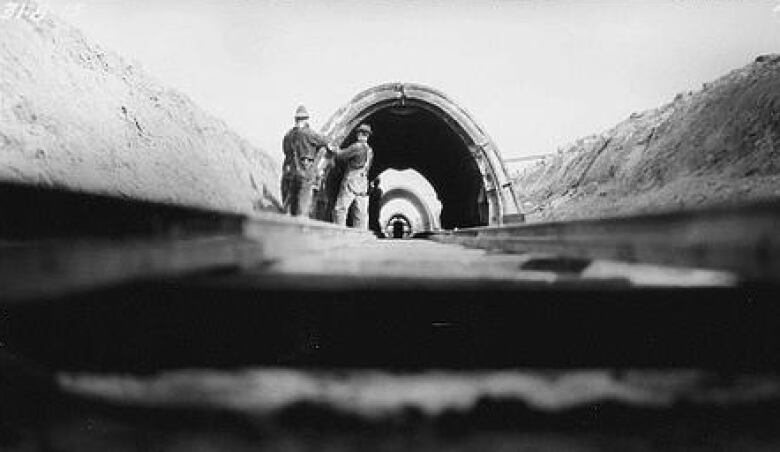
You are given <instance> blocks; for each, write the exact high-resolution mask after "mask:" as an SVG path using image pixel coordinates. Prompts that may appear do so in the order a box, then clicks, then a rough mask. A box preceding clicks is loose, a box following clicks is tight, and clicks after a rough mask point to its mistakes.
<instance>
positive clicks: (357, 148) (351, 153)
mask: <svg viewBox="0 0 780 452" xmlns="http://www.w3.org/2000/svg"><path fill="white" fill-rule="evenodd" d="M370 152H371V146H369V145H368V144H366V143H361V142H360V141H357V142H355V143H352V144H351V145H350V146H349V147H348V148H346V149H343V150H341V151H339V152H338V153H337V154H336V157H337V158H338V159H339V160H342V161H344V162H345V163H346V169H347V171H349V170H351V169H360V168H363V167H364V166H366V160H368V155H369V153H370ZM366 171H368V168H366Z"/></svg>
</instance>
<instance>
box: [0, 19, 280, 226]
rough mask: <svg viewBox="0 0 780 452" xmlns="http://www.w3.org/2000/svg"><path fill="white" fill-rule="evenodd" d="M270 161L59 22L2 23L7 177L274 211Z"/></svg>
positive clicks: (0, 144)
mask: <svg viewBox="0 0 780 452" xmlns="http://www.w3.org/2000/svg"><path fill="white" fill-rule="evenodd" d="M275 166H276V165H275V163H274V161H273V160H272V159H271V158H270V157H269V156H268V155H266V154H265V153H264V152H263V151H261V150H259V149H257V148H255V147H254V146H252V145H250V144H249V143H248V142H247V141H246V140H244V139H242V138H241V137H239V136H238V135H236V134H235V133H233V132H231V131H230V130H229V129H228V128H227V127H226V125H225V124H224V123H223V122H221V121H219V120H217V119H215V118H213V117H212V116H210V115H208V114H206V113H205V112H203V111H202V110H201V109H199V108H198V107H197V106H195V105H194V104H193V103H192V102H191V101H190V100H189V99H188V98H187V97H186V96H184V95H182V94H180V93H178V92H176V91H174V90H171V89H169V88H166V87H165V86H162V85H160V84H159V83H157V82H156V81H155V80H153V79H152V78H150V77H149V76H147V75H145V74H144V73H143V72H142V71H141V70H139V68H138V67H136V66H134V65H132V64H130V63H128V62H127V61H125V60H124V59H122V58H121V57H119V56H118V55H116V54H113V53H111V52H108V51H106V50H103V49H102V48H101V47H99V46H97V45H96V44H94V43H92V42H89V41H88V40H87V39H86V38H85V37H84V35H83V34H82V33H81V32H80V31H78V30H76V29H75V28H73V27H71V26H69V25H67V24H65V23H63V22H62V21H60V20H59V19H57V18H56V17H53V16H47V17H46V18H44V19H43V20H41V21H40V22H38V23H37V24H36V23H34V22H32V21H30V20H27V19H23V18H20V19H8V20H3V21H2V23H0V179H2V180H12V181H22V182H25V183H32V184H39V185H48V186H65V187H69V188H73V189H78V190H84V191H93V192H101V193H109V194H113V195H120V196H127V197H133V198H142V199H149V200H156V201H164V202H171V203H176V204H185V205H195V206H200V207H207V208H214V209H219V210H227V211H233V212H241V213H248V212H252V211H255V210H275V207H274V206H275V205H277V204H278V203H277V201H276V200H277V199H278V188H277V187H278V185H279V184H278V176H277V172H276V169H275Z"/></svg>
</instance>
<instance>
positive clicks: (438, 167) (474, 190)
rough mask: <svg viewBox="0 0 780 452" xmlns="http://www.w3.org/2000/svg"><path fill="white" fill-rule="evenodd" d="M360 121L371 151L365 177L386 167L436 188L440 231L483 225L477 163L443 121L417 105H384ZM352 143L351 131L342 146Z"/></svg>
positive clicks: (485, 209) (484, 213) (485, 212)
mask: <svg viewBox="0 0 780 452" xmlns="http://www.w3.org/2000/svg"><path fill="white" fill-rule="evenodd" d="M363 122H364V123H368V124H370V125H371V128H372V129H373V135H372V136H371V138H370V140H369V144H371V146H372V148H373V149H374V161H373V164H372V167H371V171H370V173H369V177H370V178H374V177H376V176H377V175H379V174H381V173H382V172H383V171H385V170H386V169H388V168H393V169H396V170H404V169H407V168H411V169H414V170H416V171H417V172H419V173H420V174H421V175H423V176H424V177H425V178H426V179H427V180H428V181H429V182H430V183H431V185H432V186H433V187H434V189H435V190H436V193H437V195H438V197H439V200H440V201H441V203H442V212H441V226H442V228H444V229H452V228H455V227H459V228H463V227H470V226H482V225H487V224H488V206H487V201H486V197H485V192H484V185H483V182H482V176H481V174H480V172H479V168H478V166H477V162H476V161H475V160H474V158H473V157H472V155H471V152H470V151H469V148H468V145H467V143H465V142H464V141H463V139H462V138H461V137H460V136H459V135H458V133H457V132H456V131H455V130H453V128H452V127H451V126H450V125H449V124H448V123H447V122H446V121H445V120H444V119H442V118H441V117H439V116H438V115H437V114H436V113H434V112H433V111H431V110H428V109H427V108H423V107H420V106H387V107H384V108H380V109H379V110H378V111H376V112H374V113H372V114H370V115H369V116H368V117H367V118H366V119H365V120H364V121H363ZM355 140H356V137H355V131H354V130H352V131H351V132H350V133H349V135H348V136H347V138H346V139H345V140H344V142H343V143H341V146H342V147H345V146H347V145H349V144H351V143H352V142H354V141H355Z"/></svg>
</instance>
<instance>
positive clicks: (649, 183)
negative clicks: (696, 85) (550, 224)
mask: <svg viewBox="0 0 780 452" xmlns="http://www.w3.org/2000/svg"><path fill="white" fill-rule="evenodd" d="M778 146H780V55H765V56H760V57H758V58H757V59H756V61H755V62H754V63H752V64H749V65H747V66H745V67H744V68H741V69H738V70H735V71H733V72H731V73H729V74H727V75H726V76H724V77H721V78H720V79H718V80H716V81H715V82H713V83H706V84H704V85H703V87H702V89H701V91H698V92H696V93H693V92H687V93H681V94H678V95H677V96H676V97H675V98H674V100H673V101H672V102H670V103H668V104H666V105H663V106H661V107H659V108H656V109H654V110H648V111H645V112H642V113H635V114H632V115H631V117H630V118H629V119H627V120H625V121H623V122H621V123H620V124H618V125H616V126H615V127H613V128H612V129H610V130H607V131H606V132H603V133H601V134H598V135H591V136H588V137H585V138H582V139H579V140H577V141H576V142H575V143H572V144H569V145H568V146H565V147H564V148H562V149H560V150H559V151H558V153H557V154H555V155H554V156H551V157H548V158H546V159H545V160H543V161H540V162H538V163H537V164H536V165H535V166H533V167H531V168H528V169H526V170H525V171H523V172H522V173H521V174H520V175H519V177H518V178H516V179H515V187H516V189H517V192H518V194H519V198H520V201H521V202H522V203H523V205H524V206H525V209H526V211H527V213H529V215H528V217H529V219H530V220H532V221H533V220H539V219H543V220H552V219H574V218H585V217H601V216H613V215H623V214H635V213H643V212H651V211H658V210H673V209H678V208H690V207H697V206H705V205H713V204H727V203H736V202H742V201H745V200H749V199H757V198H765V197H776V196H780V151H778Z"/></svg>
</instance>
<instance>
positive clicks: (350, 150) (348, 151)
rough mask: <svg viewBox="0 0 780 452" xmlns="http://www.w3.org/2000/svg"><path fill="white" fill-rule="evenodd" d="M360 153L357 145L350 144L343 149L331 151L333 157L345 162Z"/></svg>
mask: <svg viewBox="0 0 780 452" xmlns="http://www.w3.org/2000/svg"><path fill="white" fill-rule="evenodd" d="M360 151H361V149H360V144H359V143H352V145H350V146H349V147H347V148H345V149H339V148H335V149H333V151H332V152H333V155H334V156H335V157H336V158H337V159H339V160H346V159H349V158H351V157H353V156H355V155H357V154H359V153H360Z"/></svg>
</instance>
